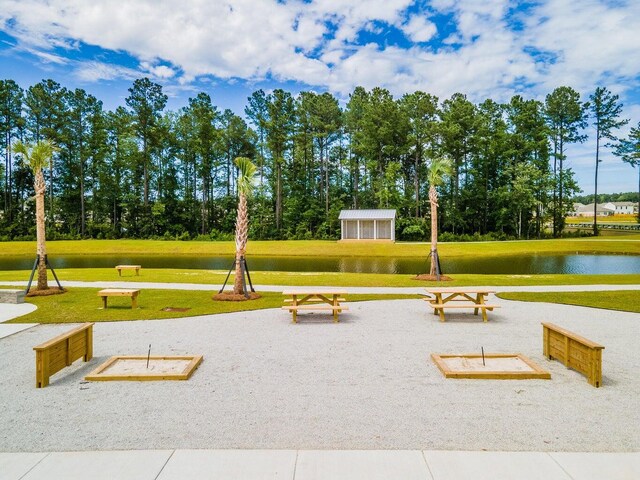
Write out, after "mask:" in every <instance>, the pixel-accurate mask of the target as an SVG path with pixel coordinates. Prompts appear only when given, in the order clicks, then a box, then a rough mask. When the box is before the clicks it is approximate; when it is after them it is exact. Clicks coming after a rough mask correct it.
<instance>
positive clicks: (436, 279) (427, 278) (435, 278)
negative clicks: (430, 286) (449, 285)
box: [413, 273, 453, 282]
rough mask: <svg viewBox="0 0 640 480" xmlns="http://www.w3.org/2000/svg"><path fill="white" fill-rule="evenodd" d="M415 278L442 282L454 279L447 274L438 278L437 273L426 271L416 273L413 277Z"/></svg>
mask: <svg viewBox="0 0 640 480" xmlns="http://www.w3.org/2000/svg"><path fill="white" fill-rule="evenodd" d="M413 279H414V280H425V281H427V282H437V281H438V280H439V281H441V282H450V281H452V280H453V278H451V277H447V276H446V275H440V278H438V277H437V276H436V275H429V274H426V273H423V274H421V275H416V276H415V277H413Z"/></svg>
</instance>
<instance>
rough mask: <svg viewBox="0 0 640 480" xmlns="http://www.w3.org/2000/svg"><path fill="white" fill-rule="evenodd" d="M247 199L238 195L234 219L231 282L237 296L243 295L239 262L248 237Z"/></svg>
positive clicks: (242, 274)
mask: <svg viewBox="0 0 640 480" xmlns="http://www.w3.org/2000/svg"><path fill="white" fill-rule="evenodd" d="M247 215H248V213H247V197H246V196H245V195H242V194H240V198H239V200H238V214H237V217H236V276H235V279H234V282H233V293H235V294H237V295H242V294H244V289H243V287H242V281H243V279H244V278H243V277H244V272H243V271H242V268H241V262H242V260H243V259H244V254H245V251H246V247H247V238H248V237H249V229H248V226H249V225H248V224H249V222H248V218H247Z"/></svg>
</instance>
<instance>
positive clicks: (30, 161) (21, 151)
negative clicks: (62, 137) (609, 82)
mask: <svg viewBox="0 0 640 480" xmlns="http://www.w3.org/2000/svg"><path fill="white" fill-rule="evenodd" d="M13 151H14V153H16V154H18V155H20V156H22V158H23V159H24V161H25V163H26V164H27V165H28V166H29V168H31V170H33V172H34V173H38V172H39V171H40V170H42V169H43V168H45V167H46V166H47V165H48V164H49V160H50V159H51V157H52V156H53V153H54V152H55V151H56V147H55V146H54V145H53V143H52V142H50V141H49V140H42V141H40V142H37V143H36V144H32V143H28V142H27V143H25V142H16V143H14V145H13Z"/></svg>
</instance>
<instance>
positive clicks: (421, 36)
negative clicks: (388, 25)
mask: <svg viewBox="0 0 640 480" xmlns="http://www.w3.org/2000/svg"><path fill="white" fill-rule="evenodd" d="M401 30H402V31H403V32H404V33H405V35H407V36H408V37H409V39H410V40H411V41H413V42H428V41H429V40H431V39H432V38H433V36H434V35H435V34H436V33H437V32H438V29H437V27H436V26H435V24H434V23H432V22H430V21H429V20H428V19H427V18H426V17H424V16H421V15H413V16H412V17H411V19H410V20H409V21H408V22H407V23H405V24H404V25H402V27H401Z"/></svg>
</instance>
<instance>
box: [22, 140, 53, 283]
mask: <svg viewBox="0 0 640 480" xmlns="http://www.w3.org/2000/svg"><path fill="white" fill-rule="evenodd" d="M13 151H14V152H15V153H16V154H18V155H21V156H22V157H23V159H24V161H25V163H26V164H27V165H28V166H29V168H31V170H32V171H33V176H34V180H33V188H34V190H35V192H36V238H37V241H38V246H37V250H36V253H37V255H38V285H37V287H36V290H48V289H49V285H48V283H47V264H46V255H47V246H46V235H45V224H44V194H45V192H46V189H47V186H46V184H45V181H44V175H43V173H42V169H43V168H44V167H46V166H47V165H48V164H49V160H50V159H51V157H52V156H53V152H54V151H55V147H54V145H53V143H51V142H50V141H49V140H44V141H41V142H37V143H36V144H35V145H34V144H30V143H23V142H17V143H15V144H14V146H13Z"/></svg>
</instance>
